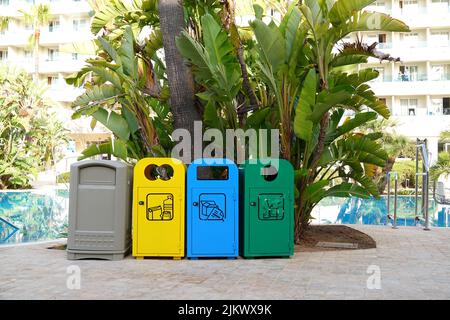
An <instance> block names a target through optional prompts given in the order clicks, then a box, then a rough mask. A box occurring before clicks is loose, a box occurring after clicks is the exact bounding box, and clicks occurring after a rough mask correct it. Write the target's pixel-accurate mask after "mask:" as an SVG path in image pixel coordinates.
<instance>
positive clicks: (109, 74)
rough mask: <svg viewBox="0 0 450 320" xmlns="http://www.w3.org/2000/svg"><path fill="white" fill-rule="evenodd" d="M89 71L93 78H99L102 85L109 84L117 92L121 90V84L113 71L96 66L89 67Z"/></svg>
mask: <svg viewBox="0 0 450 320" xmlns="http://www.w3.org/2000/svg"><path fill="white" fill-rule="evenodd" d="M89 69H90V71H91V72H92V73H93V74H94V75H95V76H97V77H99V78H100V80H101V82H102V83H105V82H110V83H111V84H113V85H114V86H115V87H116V88H117V89H118V90H120V89H122V82H121V81H120V77H119V76H118V75H117V74H116V73H115V72H114V71H112V70H110V69H107V68H105V67H97V66H91V67H89Z"/></svg>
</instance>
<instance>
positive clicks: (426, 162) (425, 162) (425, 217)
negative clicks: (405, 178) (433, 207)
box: [414, 139, 431, 230]
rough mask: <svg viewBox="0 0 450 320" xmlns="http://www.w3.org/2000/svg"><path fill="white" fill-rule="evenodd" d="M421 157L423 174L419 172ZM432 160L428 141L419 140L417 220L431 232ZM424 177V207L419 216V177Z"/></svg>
mask: <svg viewBox="0 0 450 320" xmlns="http://www.w3.org/2000/svg"><path fill="white" fill-rule="evenodd" d="M419 155H420V156H421V157H422V170H421V171H422V172H419ZM430 160H431V157H430V155H429V153H428V140H427V139H423V140H421V139H417V142H416V186H415V206H414V208H415V209H414V210H415V220H416V222H417V221H423V222H424V230H430V216H429V188H430V173H429V170H430ZM420 176H421V177H422V206H421V216H420V215H419V183H418V181H419V177H420Z"/></svg>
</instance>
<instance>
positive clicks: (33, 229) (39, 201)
mask: <svg viewBox="0 0 450 320" xmlns="http://www.w3.org/2000/svg"><path fill="white" fill-rule="evenodd" d="M68 200H69V192H68V191H67V190H51V191H46V192H45V193H40V192H36V191H17V192H15V191H13V192H0V245H2V244H12V243H21V242H33V241H42V240H52V239H57V238H61V237H66V233H67V217H68V208H69V201H68Z"/></svg>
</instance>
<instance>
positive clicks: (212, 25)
mask: <svg viewBox="0 0 450 320" xmlns="http://www.w3.org/2000/svg"><path fill="white" fill-rule="evenodd" d="M201 20H202V27H203V41H204V44H205V49H206V52H208V57H209V62H210V64H211V65H213V66H218V65H221V64H226V63H229V62H230V57H231V56H230V53H231V52H232V51H233V46H232V44H231V43H230V41H229V39H228V36H227V34H226V33H225V32H224V31H223V30H222V28H221V26H220V25H219V24H218V23H217V21H216V20H215V19H214V18H213V16H212V15H210V14H206V15H204V16H203V17H202V19H201Z"/></svg>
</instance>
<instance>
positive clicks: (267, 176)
mask: <svg viewBox="0 0 450 320" xmlns="http://www.w3.org/2000/svg"><path fill="white" fill-rule="evenodd" d="M262 176H263V177H264V180H266V181H273V180H275V179H276V178H277V177H278V170H277V168H276V167H275V166H272V165H267V166H264V168H263V170H262Z"/></svg>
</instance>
